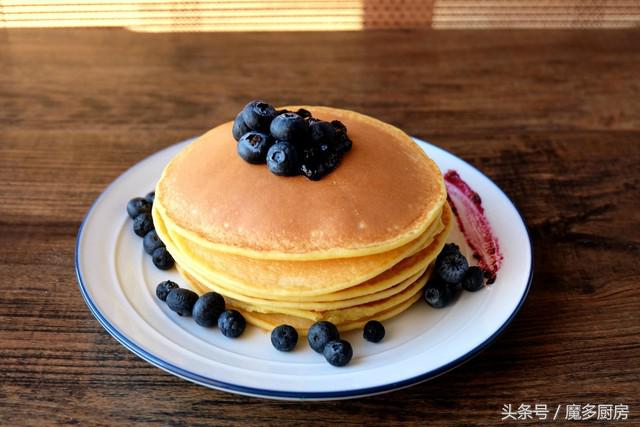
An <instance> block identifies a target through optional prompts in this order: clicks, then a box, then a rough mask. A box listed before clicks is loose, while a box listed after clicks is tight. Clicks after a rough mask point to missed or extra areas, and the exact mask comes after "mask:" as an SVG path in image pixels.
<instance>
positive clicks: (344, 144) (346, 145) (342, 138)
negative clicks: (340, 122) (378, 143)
mask: <svg viewBox="0 0 640 427" xmlns="http://www.w3.org/2000/svg"><path fill="white" fill-rule="evenodd" d="M337 139H338V142H337V143H336V152H337V153H338V154H340V155H342V154H344V153H346V152H348V151H349V150H351V147H352V146H353V142H351V140H350V139H349V137H348V136H347V135H346V134H342V135H339V136H338V137H337Z"/></svg>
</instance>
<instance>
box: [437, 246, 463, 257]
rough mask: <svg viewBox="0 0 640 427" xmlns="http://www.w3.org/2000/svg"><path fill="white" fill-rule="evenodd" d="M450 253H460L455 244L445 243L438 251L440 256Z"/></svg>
mask: <svg viewBox="0 0 640 427" xmlns="http://www.w3.org/2000/svg"><path fill="white" fill-rule="evenodd" d="M452 253H460V247H459V246H458V245H456V244H455V243H446V244H445V245H444V247H443V248H442V250H441V251H440V255H449V254H452Z"/></svg>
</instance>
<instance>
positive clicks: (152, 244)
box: [142, 230, 164, 255]
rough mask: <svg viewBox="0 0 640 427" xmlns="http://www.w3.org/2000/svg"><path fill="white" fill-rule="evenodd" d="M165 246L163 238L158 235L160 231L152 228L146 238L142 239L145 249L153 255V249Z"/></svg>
mask: <svg viewBox="0 0 640 427" xmlns="http://www.w3.org/2000/svg"><path fill="white" fill-rule="evenodd" d="M162 246H164V243H162V240H160V238H159V237H158V233H156V230H151V231H149V232H148V233H147V234H145V235H144V239H143V240H142V247H143V248H144V251H145V252H146V253H148V254H149V255H151V254H152V253H153V251H155V250H156V249H158V248H160V247H162Z"/></svg>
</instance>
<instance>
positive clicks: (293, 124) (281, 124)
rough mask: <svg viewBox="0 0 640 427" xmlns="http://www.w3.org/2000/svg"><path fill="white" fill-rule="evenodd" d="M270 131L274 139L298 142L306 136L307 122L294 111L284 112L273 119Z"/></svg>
mask: <svg viewBox="0 0 640 427" xmlns="http://www.w3.org/2000/svg"><path fill="white" fill-rule="evenodd" d="M270 131H271V136H273V137H274V138H275V139H279V140H282V141H290V142H294V143H298V142H301V141H303V140H304V139H305V138H306V136H307V123H306V122H305V121H304V119H303V118H302V117H300V116H299V115H297V114H296V113H284V114H280V115H279V116H276V117H275V119H273V121H272V122H271V127H270Z"/></svg>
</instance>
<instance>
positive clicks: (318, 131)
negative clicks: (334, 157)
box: [309, 121, 336, 151]
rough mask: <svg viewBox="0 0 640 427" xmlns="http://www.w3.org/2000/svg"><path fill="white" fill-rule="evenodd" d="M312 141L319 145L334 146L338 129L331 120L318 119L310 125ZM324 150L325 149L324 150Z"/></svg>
mask: <svg viewBox="0 0 640 427" xmlns="http://www.w3.org/2000/svg"><path fill="white" fill-rule="evenodd" d="M309 135H310V136H311V142H312V143H314V144H316V145H318V146H326V147H333V145H334V143H335V141H336V129H335V128H334V127H333V126H332V125H331V123H329V122H323V121H317V122H315V123H311V124H310V125H309ZM323 151H324V150H323Z"/></svg>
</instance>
